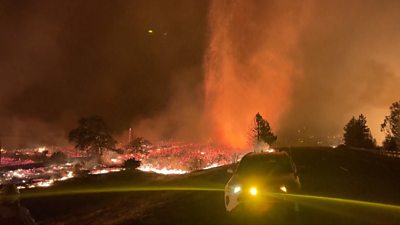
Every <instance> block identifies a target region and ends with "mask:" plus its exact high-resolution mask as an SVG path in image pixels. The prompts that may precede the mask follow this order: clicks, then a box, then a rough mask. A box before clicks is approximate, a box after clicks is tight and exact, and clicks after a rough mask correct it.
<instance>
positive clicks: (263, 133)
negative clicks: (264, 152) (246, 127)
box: [251, 113, 278, 145]
mask: <svg viewBox="0 0 400 225" xmlns="http://www.w3.org/2000/svg"><path fill="white" fill-rule="evenodd" d="M251 133H252V135H251V138H252V142H253V144H257V143H260V142H264V143H267V144H268V145H272V144H273V143H274V142H275V141H276V140H277V138H278V137H277V136H275V135H274V133H272V130H271V127H270V126H269V123H268V121H267V120H265V119H264V118H263V117H262V116H261V114H260V113H257V114H256V116H255V119H254V128H253V129H252V131H251Z"/></svg>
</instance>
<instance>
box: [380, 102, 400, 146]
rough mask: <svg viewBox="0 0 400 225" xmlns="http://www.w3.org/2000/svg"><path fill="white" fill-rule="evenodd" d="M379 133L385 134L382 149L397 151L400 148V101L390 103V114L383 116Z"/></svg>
mask: <svg viewBox="0 0 400 225" xmlns="http://www.w3.org/2000/svg"><path fill="white" fill-rule="evenodd" d="M381 131H383V132H384V133H385V140H384V141H383V147H384V148H385V149H387V150H392V151H395V150H399V148H400V101H398V102H394V103H392V105H391V106H390V114H389V115H388V116H385V119H384V120H383V123H382V124H381Z"/></svg>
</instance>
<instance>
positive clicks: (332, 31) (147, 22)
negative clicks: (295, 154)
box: [0, 0, 400, 148]
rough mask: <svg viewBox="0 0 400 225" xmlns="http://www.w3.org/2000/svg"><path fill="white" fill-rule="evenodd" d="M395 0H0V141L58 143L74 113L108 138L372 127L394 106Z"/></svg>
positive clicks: (218, 138)
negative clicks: (258, 121) (362, 121)
mask: <svg viewBox="0 0 400 225" xmlns="http://www.w3.org/2000/svg"><path fill="white" fill-rule="evenodd" d="M399 11H400V2H398V1H373V0H368V1H358V0H354V1H257V0H236V1H223V0H211V1H187V0H175V1H161V0H160V1H156V0H154V1H132V2H130V1H112V2H110V1H85V2H70V1H25V2H24V3H22V2H16V1H10V0H3V1H1V2H0V26H1V28H2V31H1V35H0V73H1V77H0V125H1V127H0V136H1V137H2V144H3V146H5V147H10V148H14V147H28V146H37V145H58V144H66V143H67V140H66V134H67V132H68V131H69V130H70V129H71V128H73V127H74V126H76V121H77V120H78V119H79V118H80V117H84V116H90V115H94V114H97V115H100V116H102V117H104V119H105V120H106V122H107V123H108V124H109V126H110V127H111V128H112V129H113V130H114V131H115V134H116V135H117V136H119V140H120V141H126V140H127V137H128V136H127V134H128V133H127V130H128V129H129V127H132V128H133V131H134V134H135V135H138V136H144V137H146V138H149V139H150V140H153V141H157V140H163V139H175V140H183V141H195V142H216V143H222V144H228V145H232V146H234V147H245V146H246V144H247V141H248V131H249V129H250V126H251V123H252V120H253V117H254V115H255V114H256V113H257V112H260V113H261V114H262V115H263V116H264V118H266V119H267V120H268V121H269V122H270V124H271V126H272V129H273V131H274V132H275V133H277V134H278V141H280V143H281V144H292V145H296V144H301V143H300V142H299V138H302V139H304V138H306V137H307V138H309V137H318V138H319V140H320V141H323V143H324V142H325V143H328V142H327V141H328V140H327V138H328V136H329V137H332V136H337V135H341V134H342V131H343V127H344V125H345V123H346V122H347V121H348V120H350V118H351V117H352V116H353V115H354V116H357V115H359V114H361V113H363V114H364V115H366V116H367V121H368V125H369V127H370V128H371V130H372V134H373V136H374V137H376V138H377V139H378V143H379V142H380V141H381V140H382V137H383V134H382V133H381V132H380V126H379V125H380V123H382V121H383V118H384V116H385V115H386V114H388V113H389V106H390V104H391V103H392V102H394V101H397V100H399V99H400V88H398V87H400V64H399V63H398V60H396V59H398V58H399V57H400V42H399V41H398V40H400V30H399V29H398V27H399V25H400V24H399V23H400V22H399V21H400V14H399V13H398V12H399Z"/></svg>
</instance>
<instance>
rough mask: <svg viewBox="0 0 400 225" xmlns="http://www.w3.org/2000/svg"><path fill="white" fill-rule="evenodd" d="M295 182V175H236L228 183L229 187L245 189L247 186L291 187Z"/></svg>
mask: <svg viewBox="0 0 400 225" xmlns="http://www.w3.org/2000/svg"><path fill="white" fill-rule="evenodd" d="M294 182H295V176H294V174H293V173H287V174H281V175H275V176H263V175H247V176H243V175H238V174H235V175H233V176H232V177H231V179H230V180H229V181H228V183H227V186H232V185H237V184H240V185H241V186H243V187H246V186H254V185H255V186H261V187H262V186H267V187H274V188H279V187H280V186H281V185H290V184H292V183H294Z"/></svg>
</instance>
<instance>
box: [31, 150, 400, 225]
mask: <svg viewBox="0 0 400 225" xmlns="http://www.w3.org/2000/svg"><path fill="white" fill-rule="evenodd" d="M290 151H291V154H292V156H293V159H294V161H295V162H296V164H297V165H298V167H303V168H304V171H303V173H302V174H301V181H302V185H303V192H304V193H305V194H309V195H320V196H332V197H340V198H350V199H359V200H366V201H374V202H385V203H392V204H399V205H400V195H399V191H398V190H400V179H398V176H399V174H400V173H399V172H400V163H399V162H400V161H399V160H394V159H390V158H385V157H381V156H378V155H374V154H370V153H368V152H355V151H344V150H338V149H330V148H293V149H290ZM228 179H229V176H228V174H227V173H226V167H222V168H214V169H211V170H208V171H198V172H195V173H192V174H189V175H181V176H163V175H156V174H149V173H143V172H139V171H137V172H132V171H126V172H120V173H115V174H106V175H97V176H91V177H88V178H82V179H72V180H68V181H66V182H63V183H60V184H59V185H56V186H55V187H51V188H49V189H46V190H42V192H44V193H47V192H49V191H56V190H71V189H78V190H85V189H87V188H96V189H102V188H105V189H110V188H111V187H112V188H115V187H117V188H121V187H143V186H147V187H161V186H162V187H165V186H168V187H209V188H223V186H224V185H225V183H226V181H227V180H228ZM301 203H304V208H305V210H303V214H304V221H305V223H316V224H317V223H321V222H322V223H329V222H331V223H360V222H361V223H366V222H368V223H384V222H387V223H392V222H393V221H399V220H397V219H400V218H398V217H396V216H395V217H394V218H392V214H393V212H389V213H386V214H385V212H386V211H387V210H386V211H385V212H381V211H379V210H377V209H376V208H369V207H358V206H355V205H351V204H344V203H338V202H335V203H329V202H323V201H317V200H304V201H302V202H301ZM23 204H24V205H25V206H27V207H28V208H29V209H30V210H31V212H32V214H33V215H34V216H35V218H37V219H38V220H39V221H41V222H42V223H43V224H138V223H141V224H154V223H167V224H172V223H181V224H182V223H183V224H187V223H193V224H204V223H206V224H210V223H213V224H215V223H219V224H223V223H226V222H227V220H226V217H225V215H224V206H223V192H215V191H213V192H212V191H206V192H200V191H157V192H154V191H152V192H119V193H118V192H117V193H112V192H111V193H97V194H79V195H76V194H75V195H62V196H49V197H36V198H27V199H25V200H24V201H23ZM378 214H379V215H378ZM338 215H339V216H338ZM274 221H276V218H272V222H274Z"/></svg>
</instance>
